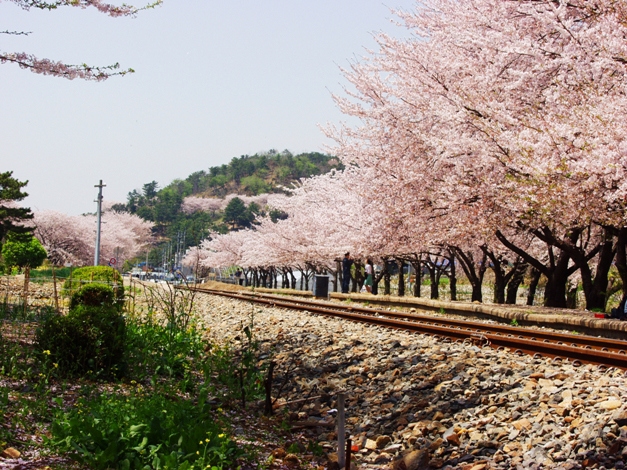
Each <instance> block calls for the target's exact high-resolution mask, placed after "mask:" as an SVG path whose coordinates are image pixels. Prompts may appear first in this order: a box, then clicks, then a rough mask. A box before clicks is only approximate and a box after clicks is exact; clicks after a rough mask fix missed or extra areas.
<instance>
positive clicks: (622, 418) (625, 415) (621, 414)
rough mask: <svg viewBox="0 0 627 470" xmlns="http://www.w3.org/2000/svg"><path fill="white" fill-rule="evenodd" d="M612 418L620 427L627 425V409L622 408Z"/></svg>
mask: <svg viewBox="0 0 627 470" xmlns="http://www.w3.org/2000/svg"><path fill="white" fill-rule="evenodd" d="M612 419H613V420H614V422H615V423H616V424H618V425H619V426H620V427H623V426H627V411H625V410H624V409H623V410H620V411H617V412H616V413H614V415H613V416H612Z"/></svg>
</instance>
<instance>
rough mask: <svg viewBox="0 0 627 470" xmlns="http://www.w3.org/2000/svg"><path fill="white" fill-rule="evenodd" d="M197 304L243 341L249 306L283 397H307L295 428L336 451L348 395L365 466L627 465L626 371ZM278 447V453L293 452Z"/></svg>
mask: <svg viewBox="0 0 627 470" xmlns="http://www.w3.org/2000/svg"><path fill="white" fill-rule="evenodd" d="M197 307H198V311H199V313H200V314H201V317H202V321H203V322H204V324H205V325H206V326H207V327H209V328H210V330H209V333H208V334H209V335H210V336H211V337H212V338H213V339H214V340H217V341H231V342H235V343H237V341H238V340H237V339H236V338H237V337H238V336H240V335H241V331H242V326H243V325H247V324H249V323H250V321H251V317H252V319H253V321H254V328H253V331H254V335H255V337H256V339H257V340H259V341H260V343H261V345H262V351H263V356H262V357H263V358H264V359H265V360H269V359H270V358H272V359H273V360H274V361H275V362H276V364H277V370H276V372H275V385H274V387H273V390H274V393H276V391H277V390H278V388H279V385H280V384H281V383H285V384H286V386H285V387H284V389H283V390H282V393H281V396H280V397H279V400H278V401H277V405H279V404H281V403H284V402H285V401H287V402H292V401H296V400H300V401H299V402H297V403H296V404H292V405H290V406H287V408H288V409H289V411H290V413H289V416H290V417H291V419H293V420H294V421H293V422H292V426H293V428H295V429H298V430H299V432H301V433H302V435H303V438H304V439H305V440H315V441H318V442H319V444H320V445H321V446H322V447H323V448H324V449H325V450H326V451H327V452H329V453H332V452H334V450H335V449H334V444H335V439H336V434H335V431H334V428H333V427H332V426H331V425H329V423H330V422H331V421H332V416H331V415H330V414H329V413H328V411H329V410H330V409H333V408H335V406H336V396H337V394H338V393H345V394H346V400H347V410H346V416H347V421H348V423H347V431H348V433H349V434H350V436H351V438H352V441H353V444H354V445H356V446H357V447H356V448H355V450H356V451H355V452H354V455H353V462H354V464H355V465H356V467H357V468H372V469H374V468H395V469H419V468H446V469H464V470H482V469H510V468H519V469H533V468H555V469H577V468H599V469H601V468H607V469H609V468H617V469H620V468H624V467H625V463H624V462H625V461H627V460H624V459H627V426H624V425H625V424H627V419H626V418H627V412H626V411H625V410H627V407H626V406H625V404H626V403H627V386H626V381H625V373H624V371H621V370H614V369H610V370H602V369H600V368H598V367H596V366H582V367H579V368H575V367H573V366H572V365H570V364H559V363H552V362H551V361H550V360H545V359H533V358H532V357H529V356H516V355H513V354H510V353H509V352H506V351H496V350H493V349H490V348H479V347H476V346H472V345H469V344H459V343H443V342H441V341H436V340H434V339H433V338H431V337H427V336H420V335H413V334H409V333H403V332H398V331H388V330H385V329H382V328H379V327H368V326H365V325H362V324H358V323H349V322H344V321H340V320H335V319H330V318H326V317H321V316H315V315H310V314H304V313H302V312H296V311H289V310H282V309H274V308H265V307H258V306H252V305H251V304H250V303H248V302H243V301H237V300H230V299H225V298H220V297H214V296H208V295H199V296H198V297H197ZM241 336H243V335H241ZM312 397H320V398H317V399H312ZM304 399H306V400H304ZM280 409H284V407H280ZM620 425H623V427H621V426H620ZM276 447H277V450H276V452H275V455H276V457H277V460H276V462H277V463H280V462H281V461H282V460H286V462H295V461H296V460H295V457H294V456H293V455H285V452H283V450H284V449H282V448H281V446H280V445H279V444H278V443H277V445H276ZM357 449H358V450H357ZM331 458H333V456H332V455H331ZM290 459H291V460H290ZM305 460H306V457H304V456H303V455H301V456H300V463H301V465H305V464H306V463H307V462H305ZM325 466H329V467H330V468H332V467H333V464H330V465H328V464H326V465H325Z"/></svg>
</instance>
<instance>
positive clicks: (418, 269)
mask: <svg viewBox="0 0 627 470" xmlns="http://www.w3.org/2000/svg"><path fill="white" fill-rule="evenodd" d="M411 265H412V267H413V268H414V271H416V275H415V282H414V297H420V284H422V263H421V262H420V260H416V261H412V262H411Z"/></svg>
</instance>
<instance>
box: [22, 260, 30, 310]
mask: <svg viewBox="0 0 627 470" xmlns="http://www.w3.org/2000/svg"><path fill="white" fill-rule="evenodd" d="M29 280H30V266H26V267H25V268H24V293H23V296H24V314H26V310H27V308H28V281H29Z"/></svg>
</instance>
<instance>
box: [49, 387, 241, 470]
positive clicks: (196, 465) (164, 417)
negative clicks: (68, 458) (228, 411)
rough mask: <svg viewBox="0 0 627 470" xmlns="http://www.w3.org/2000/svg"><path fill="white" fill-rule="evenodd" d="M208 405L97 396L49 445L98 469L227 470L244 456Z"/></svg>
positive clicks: (69, 417)
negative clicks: (163, 469)
mask: <svg viewBox="0 0 627 470" xmlns="http://www.w3.org/2000/svg"><path fill="white" fill-rule="evenodd" d="M204 403H205V400H199V401H198V404H194V403H193V402H192V401H191V400H184V399H177V400H171V399H169V398H166V397H165V396H163V395H159V394H158V395H143V394H141V392H140V393H139V394H133V395H131V396H126V395H123V394H112V395H104V396H103V395H96V396H94V397H88V398H84V399H81V400H79V401H78V403H77V406H76V407H75V408H73V409H72V410H70V411H68V412H60V413H59V415H58V416H57V419H56V421H55V423H54V424H53V426H52V438H50V439H47V440H46V443H47V444H48V445H49V446H50V447H51V448H53V449H56V450H59V451H62V452H67V453H69V454H70V455H72V456H73V457H74V458H75V459H76V460H77V461H79V462H81V463H83V464H85V465H88V466H89V467H90V468H94V469H107V468H120V469H143V468H173V469H181V470H182V469H200V468H207V466H215V467H216V468H217V469H222V468H223V467H224V466H226V465H228V464H230V463H233V462H234V460H235V459H237V458H238V457H240V456H242V455H243V451H242V450H241V449H239V448H238V447H237V446H236V444H235V443H234V442H233V441H232V440H231V439H230V438H228V437H227V436H226V434H225V433H223V432H222V430H221V424H222V423H220V422H219V421H216V419H215V416H214V414H213V413H211V411H210V410H209V409H207V407H206V405H204Z"/></svg>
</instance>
